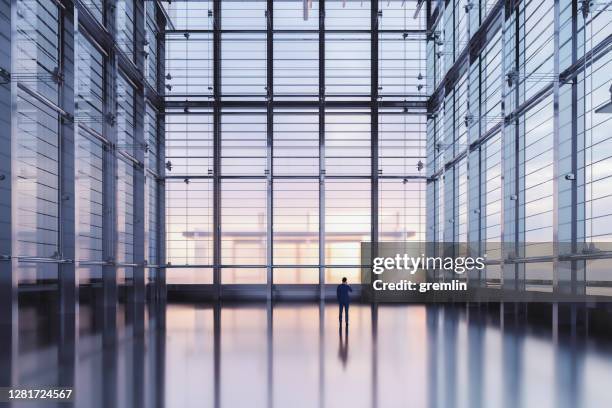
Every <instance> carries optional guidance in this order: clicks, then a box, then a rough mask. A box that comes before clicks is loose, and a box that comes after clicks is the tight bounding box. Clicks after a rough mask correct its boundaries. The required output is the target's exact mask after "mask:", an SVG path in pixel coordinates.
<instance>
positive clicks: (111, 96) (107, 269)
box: [102, 2, 118, 327]
mask: <svg viewBox="0 0 612 408" xmlns="http://www.w3.org/2000/svg"><path fill="white" fill-rule="evenodd" d="M111 10H112V8H111V5H110V4H109V3H108V2H107V3H106V7H105V16H106V22H107V29H108V30H109V32H110V33H111V34H113V36H114V34H115V32H116V24H115V19H114V18H111V17H112V16H114V13H113V12H112V11H111ZM109 51H110V53H109V56H108V58H106V59H105V62H104V116H105V118H106V120H105V123H104V132H105V134H104V136H105V137H106V139H107V140H109V141H110V144H109V145H104V163H103V193H102V195H103V197H102V200H103V220H102V223H103V227H102V238H103V240H102V241H103V246H104V248H103V256H104V260H105V264H104V266H103V267H102V302H103V306H104V319H105V321H106V320H107V319H109V322H108V323H109V324H111V323H112V325H113V327H114V324H115V319H116V316H115V310H116V307H117V266H116V261H117V246H116V243H117V211H116V204H117V180H116V178H117V150H116V148H117V123H116V122H117V121H116V117H117V104H116V102H117V98H116V96H117V69H118V68H117V66H118V65H117V55H116V53H115V51H114V49H113V50H109ZM105 324H106V323H105Z"/></svg>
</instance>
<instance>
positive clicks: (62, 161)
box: [57, 3, 79, 387]
mask: <svg viewBox="0 0 612 408" xmlns="http://www.w3.org/2000/svg"><path fill="white" fill-rule="evenodd" d="M75 22H76V21H75V15H74V6H73V4H71V3H69V4H65V7H64V9H61V10H60V32H59V37H60V48H59V51H60V72H61V74H62V76H61V77H62V78H63V80H61V81H60V91H59V101H60V107H61V108H62V109H63V110H64V111H65V112H67V113H68V114H69V115H70V116H71V117H72V118H74V116H75V115H74V109H75V104H74V84H75V81H74V78H75V73H76V69H75V65H76V62H75V61H76V55H75V52H74V49H75V48H74V45H75V35H74V34H75ZM74 127H75V123H74V121H73V120H70V119H68V118H67V117H66V116H62V117H61V118H60V125H59V248H58V249H59V255H60V259H66V260H73V261H74V259H75V247H76V236H75V222H76V221H77V220H76V217H75V200H76V194H75V182H76V178H75V146H76V144H75V129H74ZM78 285H79V281H78V276H77V269H76V267H75V263H74V262H63V263H60V264H59V265H58V287H59V305H58V312H59V319H58V320H57V323H58V332H57V333H58V338H57V341H58V345H59V347H58V362H59V370H58V382H59V383H58V385H59V386H64V387H73V386H74V384H75V370H76V342H77V329H76V324H77V318H78V302H79V299H78Z"/></svg>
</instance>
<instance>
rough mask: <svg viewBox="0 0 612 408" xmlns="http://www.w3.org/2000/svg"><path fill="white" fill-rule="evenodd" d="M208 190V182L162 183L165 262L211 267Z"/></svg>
mask: <svg viewBox="0 0 612 408" xmlns="http://www.w3.org/2000/svg"><path fill="white" fill-rule="evenodd" d="M212 187H213V186H212V181H211V180H202V179H191V180H187V181H184V180H173V179H170V180H166V260H167V262H168V263H170V264H172V265H203V266H207V265H212V264H213V225H212V221H213V199H212V198H213V191H212ZM178 270H179V269H177V271H178ZM185 273H187V272H185ZM168 276H169V274H168Z"/></svg>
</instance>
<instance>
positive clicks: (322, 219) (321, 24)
mask: <svg viewBox="0 0 612 408" xmlns="http://www.w3.org/2000/svg"><path fill="white" fill-rule="evenodd" d="M325 262H326V260H325V0H319V299H320V300H325Z"/></svg>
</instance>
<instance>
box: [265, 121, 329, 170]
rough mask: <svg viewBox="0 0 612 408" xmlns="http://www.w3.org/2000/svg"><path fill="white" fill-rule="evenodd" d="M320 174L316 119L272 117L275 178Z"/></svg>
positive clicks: (317, 123)
mask: <svg viewBox="0 0 612 408" xmlns="http://www.w3.org/2000/svg"><path fill="white" fill-rule="evenodd" d="M318 174H319V115H318V112H317V113H311V112H297V111H296V112H286V111H283V112H282V113H275V114H274V175H275V176H280V175H318Z"/></svg>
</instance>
